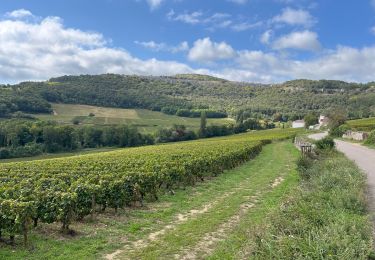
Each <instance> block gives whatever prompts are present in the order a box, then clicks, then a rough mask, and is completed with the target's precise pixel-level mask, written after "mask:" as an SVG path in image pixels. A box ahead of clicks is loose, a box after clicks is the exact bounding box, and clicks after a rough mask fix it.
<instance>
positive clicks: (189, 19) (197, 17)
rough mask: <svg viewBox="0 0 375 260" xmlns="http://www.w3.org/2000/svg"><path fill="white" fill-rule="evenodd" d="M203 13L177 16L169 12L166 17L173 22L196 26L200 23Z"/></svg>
mask: <svg viewBox="0 0 375 260" xmlns="http://www.w3.org/2000/svg"><path fill="white" fill-rule="evenodd" d="M202 15H203V13H202V12H198V11H196V12H192V13H184V14H178V15H175V12H174V11H173V10H171V11H170V12H169V13H168V14H167V17H168V19H170V20H173V21H179V22H183V23H188V24H197V23H201V22H202V21H201V18H202Z"/></svg>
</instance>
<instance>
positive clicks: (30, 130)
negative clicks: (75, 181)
mask: <svg viewBox="0 0 375 260" xmlns="http://www.w3.org/2000/svg"><path fill="white" fill-rule="evenodd" d="M153 143H154V140H153V137H152V136H150V135H146V134H141V133H139V132H138V130H137V129H136V128H135V127H131V126H124V125H118V126H106V127H96V126H85V127H81V128H73V127H71V126H64V125H57V123H55V122H48V121H30V120H20V119H11V120H5V121H2V122H0V159H6V158H16V157H27V156H35V155H38V154H41V153H43V152H48V153H55V152H61V151H73V150H76V149H79V148H94V147H100V146H118V147H132V146H139V145H145V144H153Z"/></svg>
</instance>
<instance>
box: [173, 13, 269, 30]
mask: <svg viewBox="0 0 375 260" xmlns="http://www.w3.org/2000/svg"><path fill="white" fill-rule="evenodd" d="M167 18H168V20H170V21H178V22H183V23H187V24H191V25H203V26H205V27H206V29H208V30H210V31H213V30H215V29H218V28H219V29H225V28H228V29H231V30H233V31H236V32H242V31H246V30H250V29H253V28H257V27H260V26H262V25H263V22H261V21H259V22H253V23H251V22H248V21H243V19H238V18H234V17H233V16H232V15H231V14H227V13H214V14H212V15H209V14H205V13H203V12H202V11H195V12H190V13H187V12H185V13H181V14H176V13H175V11H174V10H171V11H169V12H168V13H167Z"/></svg>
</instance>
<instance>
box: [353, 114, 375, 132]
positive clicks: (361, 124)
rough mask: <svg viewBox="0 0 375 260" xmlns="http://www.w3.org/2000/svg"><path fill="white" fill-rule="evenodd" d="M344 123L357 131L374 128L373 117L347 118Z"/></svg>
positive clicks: (374, 120)
mask: <svg viewBox="0 0 375 260" xmlns="http://www.w3.org/2000/svg"><path fill="white" fill-rule="evenodd" d="M346 124H348V125H349V126H350V127H351V128H353V129H356V130H359V131H371V130H374V129H375V117H371V118H363V119H357V120H349V121H347V122H346Z"/></svg>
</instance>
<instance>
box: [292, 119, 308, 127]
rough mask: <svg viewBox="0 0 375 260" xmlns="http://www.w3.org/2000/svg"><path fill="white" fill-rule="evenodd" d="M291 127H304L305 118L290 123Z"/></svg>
mask: <svg viewBox="0 0 375 260" xmlns="http://www.w3.org/2000/svg"><path fill="white" fill-rule="evenodd" d="M292 127H293V128H303V127H305V120H296V121H293V123H292Z"/></svg>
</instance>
